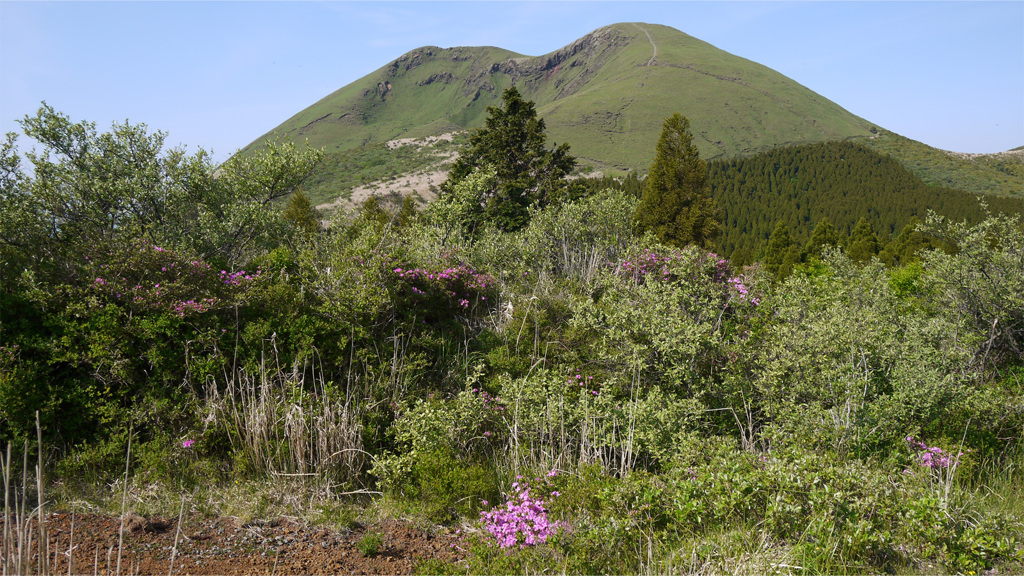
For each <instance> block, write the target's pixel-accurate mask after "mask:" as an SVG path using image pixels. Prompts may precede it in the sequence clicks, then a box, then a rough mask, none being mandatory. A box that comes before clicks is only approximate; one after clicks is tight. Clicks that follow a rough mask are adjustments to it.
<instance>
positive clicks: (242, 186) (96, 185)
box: [0, 104, 321, 278]
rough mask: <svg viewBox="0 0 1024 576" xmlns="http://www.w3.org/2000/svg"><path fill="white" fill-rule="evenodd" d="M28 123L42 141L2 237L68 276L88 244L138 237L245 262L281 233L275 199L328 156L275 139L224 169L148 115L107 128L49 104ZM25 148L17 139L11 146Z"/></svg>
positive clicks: (16, 180) (7, 207)
mask: <svg viewBox="0 0 1024 576" xmlns="http://www.w3.org/2000/svg"><path fill="white" fill-rule="evenodd" d="M21 125H22V127H23V128H24V131H25V134H26V135H27V136H29V137H31V138H33V139H34V140H36V142H38V143H39V144H40V145H41V149H34V150H32V151H30V152H27V153H26V154H25V156H26V157H27V158H28V160H29V161H30V163H31V164H32V171H31V175H29V174H25V173H22V172H18V175H17V176H16V177H15V176H12V177H9V178H6V179H5V181H4V186H5V187H4V189H3V190H2V194H0V213H2V214H3V216H2V217H0V244H3V245H4V246H5V248H6V249H5V251H7V250H13V251H16V252H20V253H21V254H23V255H24V258H25V260H27V261H28V262H31V263H32V264H31V265H32V267H33V268H36V269H43V270H52V271H53V272H54V273H56V274H58V275H59V276H60V277H61V278H68V277H69V275H73V274H74V268H71V269H68V268H69V266H75V265H77V264H78V263H79V262H81V256H82V254H83V251H84V250H92V251H95V250H104V249H107V250H116V249H118V248H120V247H122V246H125V245H126V244H130V243H132V242H135V241H146V242H150V243H152V244H157V245H160V246H163V247H166V248H173V249H176V250H180V251H183V252H186V253H188V254H191V255H193V256H197V257H200V258H202V259H212V260H215V261H217V262H221V263H226V264H228V265H229V266H231V267H235V266H239V265H242V264H244V263H245V262H247V261H248V260H249V259H251V258H252V257H253V256H254V255H255V254H256V253H258V252H259V250H260V249H261V248H262V247H265V246H267V245H269V244H273V243H274V242H275V241H276V238H277V235H278V224H279V216H278V212H277V211H276V209H275V207H274V205H273V202H274V201H275V200H277V199H279V198H282V197H284V196H285V195H287V194H289V193H291V192H292V191H293V190H294V189H295V188H296V187H297V186H298V185H299V184H300V183H301V182H302V180H303V179H305V177H306V176H308V174H309V172H310V171H311V170H312V168H313V166H315V165H316V163H317V162H318V161H319V159H320V156H321V153H320V152H318V151H315V150H305V151H298V150H296V148H295V146H294V145H293V144H290V143H289V144H278V143H268V144H267V147H266V149H265V150H263V151H262V152H260V153H259V154H256V155H254V156H248V157H244V158H243V157H240V156H236V157H233V158H231V159H230V160H228V161H227V162H226V163H225V164H224V165H222V166H220V167H219V168H217V169H216V171H215V170H214V167H213V166H212V165H211V163H210V159H209V156H208V155H207V154H206V153H205V152H204V151H202V150H200V151H199V152H198V153H197V154H195V155H188V154H186V153H185V151H184V150H181V149H172V150H169V151H164V150H163V142H164V138H165V135H164V134H163V133H161V132H157V133H155V134H149V133H147V129H146V126H145V125H138V126H132V125H129V124H115V125H114V126H113V129H112V131H111V132H108V133H103V134H99V133H97V131H96V127H95V124H93V123H90V122H80V123H72V122H71V120H70V119H69V118H68V117H67V116H65V115H63V114H61V113H59V112H56V111H54V110H53V108H51V107H49V106H47V105H45V104H44V105H43V106H42V107H41V108H40V110H39V112H38V113H37V114H36V115H35V116H29V117H26V118H25V119H24V120H22V121H21ZM16 153H17V150H16V149H15V148H13V145H12V141H11V140H8V145H7V146H6V147H5V149H4V154H5V155H7V156H8V158H10V157H11V156H12V155H14V154H16ZM5 165H8V169H17V168H18V166H17V165H16V164H13V163H12V162H11V161H8V160H5ZM83 249H84V250H83Z"/></svg>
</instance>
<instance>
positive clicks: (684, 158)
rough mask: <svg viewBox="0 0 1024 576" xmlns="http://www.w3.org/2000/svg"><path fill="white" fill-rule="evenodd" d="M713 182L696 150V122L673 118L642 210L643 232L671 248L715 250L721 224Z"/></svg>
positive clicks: (653, 167)
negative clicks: (711, 187)
mask: <svg viewBox="0 0 1024 576" xmlns="http://www.w3.org/2000/svg"><path fill="white" fill-rule="evenodd" d="M707 178H708V167H707V163H706V162H704V160H702V159H701V157H700V153H699V152H698V151H697V147H696V146H694V145H693V136H691V135H690V121H689V120H687V119H686V117H684V116H682V115H681V114H679V113H676V114H673V115H672V116H669V117H668V118H666V119H665V122H664V124H662V128H661V137H660V138H658V145H657V148H656V153H655V157H654V163H652V164H651V168H650V170H649V171H648V173H647V180H646V181H645V182H644V189H643V195H642V196H641V197H640V203H639V204H638V205H637V209H636V214H635V216H634V219H635V221H636V225H637V231H638V232H639V233H640V234H643V233H645V232H647V231H648V230H650V231H652V232H654V234H655V235H657V237H658V239H659V240H661V242H663V243H665V244H667V245H669V246H680V247H681V246H686V245H687V244H697V245H699V246H704V247H707V246H710V244H711V242H712V241H713V240H714V239H715V238H716V237H718V234H719V233H720V232H721V225H720V224H719V222H718V207H717V206H716V205H715V202H714V200H712V199H711V196H710V195H709V193H708V186H707Z"/></svg>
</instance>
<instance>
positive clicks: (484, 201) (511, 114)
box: [441, 87, 577, 230]
mask: <svg viewBox="0 0 1024 576" xmlns="http://www.w3.org/2000/svg"><path fill="white" fill-rule="evenodd" d="M487 112H488V113H489V116H488V118H487V120H486V124H485V126H484V127H483V128H479V129H477V130H476V131H474V132H473V134H472V135H471V136H470V139H469V146H468V147H467V148H466V149H465V150H463V151H462V152H461V153H460V155H459V159H458V160H456V162H455V164H454V165H453V166H452V169H451V171H450V172H449V173H448V180H446V181H445V183H444V184H442V185H441V195H442V196H443V195H445V194H449V193H451V192H452V191H453V190H454V189H455V187H456V186H457V185H458V184H459V182H461V181H462V180H464V179H465V178H467V177H468V176H469V175H470V174H472V173H473V171H474V170H481V171H486V170H488V169H489V168H493V170H494V174H495V178H494V180H493V181H492V187H491V188H490V189H489V190H486V191H484V192H483V193H482V197H481V198H480V199H479V204H480V209H479V211H478V213H477V219H478V220H480V221H481V222H482V221H491V222H494V223H495V224H496V225H497V226H498V227H499V228H501V229H502V230H516V229H519V228H522V227H523V226H525V225H526V223H527V222H528V221H529V207H530V206H531V205H539V206H544V205H547V204H548V203H550V202H552V201H557V200H560V199H562V198H563V197H564V196H566V195H569V196H571V195H572V194H574V193H575V192H576V191H577V190H576V189H575V188H572V187H571V186H569V184H568V181H567V180H566V176H568V175H569V174H570V173H572V171H573V169H574V168H575V167H576V159H575V158H574V157H573V156H571V155H570V154H569V145H568V144H562V145H561V146H557V145H556V146H555V147H554V148H553V149H551V150H548V149H547V148H545V147H544V141H545V139H546V136H545V134H544V119H542V118H538V117H537V111H536V109H534V105H533V102H531V101H528V100H523V97H522V96H521V95H520V94H519V91H518V90H517V89H516V88H515V87H512V88H509V89H508V90H505V92H504V94H503V96H502V105H501V107H495V106H488V107H487ZM567 188H568V189H570V191H568V192H567Z"/></svg>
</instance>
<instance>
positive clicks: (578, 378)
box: [567, 368, 599, 396]
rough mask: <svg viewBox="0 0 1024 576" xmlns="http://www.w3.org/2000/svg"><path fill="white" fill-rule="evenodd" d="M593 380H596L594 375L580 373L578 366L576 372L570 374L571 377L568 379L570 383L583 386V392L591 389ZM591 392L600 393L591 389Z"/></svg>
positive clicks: (595, 394)
mask: <svg viewBox="0 0 1024 576" xmlns="http://www.w3.org/2000/svg"><path fill="white" fill-rule="evenodd" d="M593 380H594V377H593V376H583V374H580V369H579V368H577V369H576V374H571V375H569V379H568V380H567V383H568V384H569V385H573V384H575V385H577V386H579V387H580V388H583V389H584V390H581V392H583V391H585V390H587V389H589V388H590V386H592V384H593V382H592V381H593ZM590 393H591V394H593V395H594V396H597V395H598V394H599V393H598V391H597V390H590Z"/></svg>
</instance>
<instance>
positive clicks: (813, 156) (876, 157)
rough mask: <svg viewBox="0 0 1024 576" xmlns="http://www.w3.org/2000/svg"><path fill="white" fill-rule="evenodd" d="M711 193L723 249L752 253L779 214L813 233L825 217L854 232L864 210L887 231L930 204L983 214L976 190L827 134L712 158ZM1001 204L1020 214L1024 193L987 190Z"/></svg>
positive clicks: (800, 235)
mask: <svg viewBox="0 0 1024 576" xmlns="http://www.w3.org/2000/svg"><path fill="white" fill-rule="evenodd" d="M708 167H709V175H708V180H709V182H710V187H711V195H712V197H713V198H714V199H715V202H716V203H717V204H718V206H719V207H720V209H721V211H722V217H723V223H722V235H721V237H720V238H719V241H718V250H719V251H720V253H722V254H724V255H727V256H728V255H731V254H733V252H734V251H736V250H737V249H743V250H744V251H746V253H748V254H750V255H751V256H752V257H756V256H757V254H758V252H759V250H760V249H761V248H763V246H764V245H765V244H766V242H767V240H768V237H769V236H770V235H771V233H772V230H773V229H774V227H775V224H776V223H777V222H784V223H785V224H786V225H787V226H789V229H790V232H791V234H792V235H793V237H795V238H797V239H800V241H801V242H805V241H807V239H809V237H810V234H811V230H812V229H813V228H814V225H815V224H817V223H818V222H819V221H821V220H822V219H823V218H828V220H829V221H830V222H831V223H832V224H833V225H834V226H835V227H836V229H837V231H838V232H839V233H840V234H843V235H849V234H850V232H851V231H852V230H853V227H854V225H856V223H857V221H858V220H860V218H862V217H863V218H866V219H867V220H868V223H870V224H871V226H872V228H873V229H874V231H875V233H876V234H878V235H879V236H880V237H881V238H883V239H887V238H889V237H894V236H896V235H898V234H899V233H900V231H901V230H902V229H903V227H904V226H906V225H907V224H909V223H910V222H911V220H912V219H914V218H916V219H918V220H921V221H923V220H924V219H925V216H926V214H927V212H928V210H934V211H935V212H937V213H939V214H941V215H943V216H947V217H950V218H953V219H955V220H961V219H967V220H968V221H970V222H978V221H980V220H982V219H983V218H984V210H983V208H982V205H981V203H980V202H979V201H978V196H977V195H976V194H971V193H968V192H964V191H962V190H958V189H954V188H946V187H941V186H932V185H929V184H926V183H925V182H924V181H923V180H921V178H919V177H918V176H917V175H915V174H913V173H911V172H910V171H909V170H907V169H906V168H905V167H904V166H903V165H902V164H900V162H898V161H897V160H896V159H895V158H893V157H891V156H888V155H885V154H883V153H880V152H878V151H876V150H872V149H871V148H868V147H866V146H864V145H862V144H859V143H855V142H821V143H817V144H806V145H802V146H792V147H786V148H778V149H775V150H771V151H768V152H762V153H760V154H756V155H754V156H751V157H748V158H738V159H731V160H716V161H712V162H710V163H709V166H708ZM985 201H986V202H987V204H988V206H989V209H990V210H991V211H993V212H1004V213H1008V214H1020V213H1022V212H1024V198H1013V197H1005V196H989V197H986V199H985Z"/></svg>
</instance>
